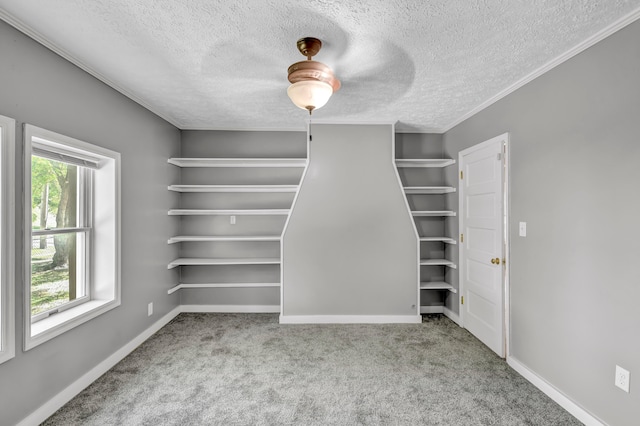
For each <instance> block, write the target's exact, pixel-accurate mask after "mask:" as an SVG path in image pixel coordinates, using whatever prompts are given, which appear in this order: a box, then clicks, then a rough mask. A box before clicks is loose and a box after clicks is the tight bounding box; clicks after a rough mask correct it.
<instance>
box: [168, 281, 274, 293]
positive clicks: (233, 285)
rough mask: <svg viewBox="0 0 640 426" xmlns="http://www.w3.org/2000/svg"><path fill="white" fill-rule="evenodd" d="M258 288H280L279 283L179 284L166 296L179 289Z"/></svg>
mask: <svg viewBox="0 0 640 426" xmlns="http://www.w3.org/2000/svg"><path fill="white" fill-rule="evenodd" d="M259 287H280V283H198V284H187V283H180V284H178V285H177V286H175V287H172V288H170V289H169V290H167V294H171V293H175V292H176V291H178V290H180V289H181V288H259Z"/></svg>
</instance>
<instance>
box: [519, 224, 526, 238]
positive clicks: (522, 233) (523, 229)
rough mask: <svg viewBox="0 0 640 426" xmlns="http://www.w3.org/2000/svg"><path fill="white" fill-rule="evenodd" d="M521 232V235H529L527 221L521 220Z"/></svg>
mask: <svg viewBox="0 0 640 426" xmlns="http://www.w3.org/2000/svg"><path fill="white" fill-rule="evenodd" d="M519 233H520V236H521V237H526V236H527V222H520V226H519Z"/></svg>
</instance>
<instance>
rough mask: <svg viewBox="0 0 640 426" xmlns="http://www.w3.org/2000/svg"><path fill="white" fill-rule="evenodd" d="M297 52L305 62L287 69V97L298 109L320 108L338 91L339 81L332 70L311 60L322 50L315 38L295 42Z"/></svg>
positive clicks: (320, 43) (320, 44)
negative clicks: (304, 58) (304, 57)
mask: <svg viewBox="0 0 640 426" xmlns="http://www.w3.org/2000/svg"><path fill="white" fill-rule="evenodd" d="M297 46H298V50H299V51H300V53H301V54H302V55H303V56H306V57H307V60H306V61H300V62H296V63H295V64H293V65H291V66H290V67H289V69H288V74H289V82H290V83H291V86H289V88H288V89H287V95H289V98H290V99H291V101H292V102H293V103H294V104H295V105H296V106H297V107H298V108H302V109H306V110H308V111H309V115H311V113H312V112H313V110H315V109H319V108H322V107H323V106H324V105H326V103H327V102H328V101H329V98H330V97H331V95H332V94H333V93H335V92H337V91H338V90H339V89H340V80H338V79H337V78H336V76H335V75H334V74H333V70H332V69H331V68H330V67H328V66H327V65H325V64H323V63H322V62H318V61H314V60H313V59H312V58H313V57H314V56H315V55H317V54H318V52H319V51H320V49H321V48H322V42H321V41H320V40H319V39H317V38H315V37H303V38H301V39H299V40H298V42H297Z"/></svg>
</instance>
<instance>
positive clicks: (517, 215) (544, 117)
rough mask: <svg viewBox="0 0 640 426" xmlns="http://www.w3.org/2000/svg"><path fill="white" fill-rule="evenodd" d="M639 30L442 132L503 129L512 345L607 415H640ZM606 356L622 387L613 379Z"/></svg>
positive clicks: (473, 136) (465, 136)
mask: <svg viewBox="0 0 640 426" xmlns="http://www.w3.org/2000/svg"><path fill="white" fill-rule="evenodd" d="M638 40H640V22H636V23H634V24H632V25H630V26H628V27H626V28H624V29H622V30H620V31H619V32H617V33H616V34H614V35H612V36H611V37H609V38H607V39H605V40H604V41H602V42H600V43H598V44H597V45H595V46H593V47H591V48H590V49H588V50H586V51H585V52H583V53H581V54H579V55H577V56H576V57H574V58H572V59H571V60H569V61H568V62H566V63H564V64H562V65H560V66H558V67H556V68H555V69H553V70H552V71H550V72H548V73H546V74H545V75H543V76H541V77H540V78H537V79H536V80H534V81H533V82H531V83H529V84H527V85H526V86H524V87H523V88H521V89H519V90H517V91H516V92H514V93H513V94H511V95H509V96H507V97H506V98H504V99H503V100H501V101H499V102H497V103H496V104H494V105H492V106H491V107H489V108H487V109H485V110H483V111H482V112H481V113H479V114H476V115H475V116H473V117H472V118H470V119H468V120H466V121H465V122H463V123H462V124H460V125H458V126H456V127H455V128H453V129H452V130H451V131H449V132H447V133H446V134H445V137H444V142H445V149H446V152H447V153H448V154H449V155H450V156H452V157H453V158H457V154H458V152H459V151H460V150H462V149H464V148H467V147H469V146H472V145H474V144H477V143H479V142H482V141H484V140H487V139H489V138H491V137H494V136H497V135H499V134H502V133H504V132H509V133H510V135H511V167H510V173H511V181H510V183H511V220H510V224H509V229H510V232H511V255H510V257H509V261H510V265H511V276H510V279H511V318H512V322H511V325H512V328H511V345H512V346H511V353H512V355H513V357H514V358H516V359H517V360H518V361H520V362H521V363H523V364H524V365H526V366H527V367H528V368H530V369H531V370H533V371H534V372H535V373H536V374H538V375H539V376H541V377H542V378H543V379H544V380H546V381H548V382H549V383H551V384H552V385H553V386H555V387H556V388H558V389H559V390H560V391H561V392H563V393H564V394H566V395H567V396H568V397H569V398H571V399H572V400H573V401H575V402H576V403H578V404H579V405H581V406H582V407H584V408H585V409H586V410H587V411H589V412H591V413H592V414H594V415H596V416H597V417H599V418H601V419H602V420H604V421H605V422H607V423H608V424H611V425H632V424H634V425H635V424H638V419H639V418H640V386H639V384H640V382H639V381H638V379H639V377H640V339H639V338H638V330H640V311H639V310H638V309H637V306H636V305H637V301H638V300H640V279H639V278H638V271H637V268H636V267H635V265H636V264H637V262H638V259H639V258H640V243H639V241H640V231H639V230H638V225H637V221H638V218H640V198H639V196H638V182H640V167H638V161H639V160H640V138H639V135H640V84H639V77H638V76H640V49H639V48H638ZM447 177H448V179H449V181H450V182H451V183H455V182H456V176H455V171H450V172H448V174H447ZM451 201H452V203H454V202H456V201H457V200H456V199H452V200H451ZM519 221H526V222H527V223H528V228H527V229H528V236H527V237H526V238H522V237H519V236H518V226H517V225H518V222H519ZM452 232H454V235H455V233H457V229H453V230H452ZM616 364H619V365H621V366H623V367H624V368H626V369H627V370H630V371H631V381H630V382H631V393H629V394H627V393H624V392H623V391H621V390H619V389H617V388H615V387H614V385H613V381H614V368H615V365H616Z"/></svg>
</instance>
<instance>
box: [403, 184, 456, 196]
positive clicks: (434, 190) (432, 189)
mask: <svg viewBox="0 0 640 426" xmlns="http://www.w3.org/2000/svg"><path fill="white" fill-rule="evenodd" d="M404 192H405V194H408V195H415V194H448V193H451V192H456V189H455V188H454V187H452V186H405V188H404Z"/></svg>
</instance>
